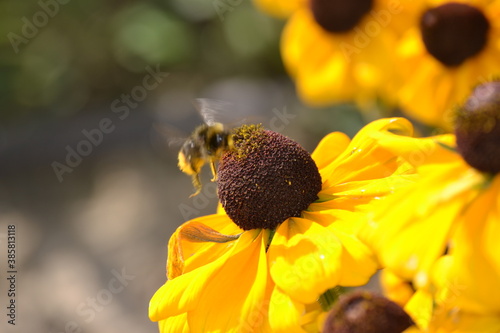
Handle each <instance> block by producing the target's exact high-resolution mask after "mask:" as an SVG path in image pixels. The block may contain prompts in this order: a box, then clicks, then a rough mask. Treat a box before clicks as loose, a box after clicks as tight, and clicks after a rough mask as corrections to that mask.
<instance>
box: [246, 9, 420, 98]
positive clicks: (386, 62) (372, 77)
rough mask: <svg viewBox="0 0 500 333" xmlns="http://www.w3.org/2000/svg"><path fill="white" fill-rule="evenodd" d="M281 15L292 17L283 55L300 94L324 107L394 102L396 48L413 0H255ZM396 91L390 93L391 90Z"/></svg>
mask: <svg viewBox="0 0 500 333" xmlns="http://www.w3.org/2000/svg"><path fill="white" fill-rule="evenodd" d="M255 2H256V4H257V5H258V7H260V8H262V9H263V10H264V11H266V12H268V13H271V14H272V15H277V16H289V20H288V22H287V24H286V26H285V28H284V31H283V34H282V38H281V55H282V59H283V62H284V64H285V67H286V69H287V70H288V72H289V73H290V75H291V76H292V77H293V78H294V80H295V82H296V86H297V91H298V94H299V96H300V97H301V98H302V99H303V100H304V101H305V102H306V103H308V104H310V105H313V106H323V105H328V104H332V103H338V102H351V101H356V102H358V104H360V105H361V106H366V105H368V104H373V102H374V100H375V99H376V98H378V97H380V96H383V97H384V99H385V101H387V102H394V98H393V95H394V94H392V91H394V89H396V88H397V86H394V82H395V81H394V80H393V79H394V77H395V74H396V73H397V72H396V67H395V66H394V62H395V58H394V48H395V46H396V41H397V37H398V34H399V31H401V30H402V29H404V28H405V27H406V26H408V22H407V21H408V20H407V19H406V17H405V13H406V12H407V11H409V10H411V9H412V8H413V7H415V6H416V5H415V4H414V2H412V1H402V2H397V1H392V0H374V1H364V0H351V1H325V0H311V1H305V0H292V1H285V0H278V1H273V0H255ZM388 92H391V94H388Z"/></svg>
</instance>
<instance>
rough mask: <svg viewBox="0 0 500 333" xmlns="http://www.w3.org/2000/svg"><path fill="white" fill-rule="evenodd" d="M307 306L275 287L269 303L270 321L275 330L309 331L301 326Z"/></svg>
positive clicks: (277, 332) (298, 332)
mask: <svg viewBox="0 0 500 333" xmlns="http://www.w3.org/2000/svg"><path fill="white" fill-rule="evenodd" d="M305 308H306V307H305V305H304V304H303V303H301V302H298V301H295V300H293V299H292V298H290V296H289V295H287V294H286V293H284V292H283V291H281V290H280V289H279V288H278V287H276V288H274V290H273V293H272V295H271V301H270V305H269V321H270V324H271V328H272V329H273V332H276V333H279V332H283V333H289V332H290V333H307V332H306V331H305V330H304V329H303V328H302V327H301V317H302V315H303V314H304V313H305Z"/></svg>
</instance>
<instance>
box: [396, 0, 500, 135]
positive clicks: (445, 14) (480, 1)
mask: <svg viewBox="0 0 500 333" xmlns="http://www.w3.org/2000/svg"><path fill="white" fill-rule="evenodd" d="M418 3H419V4H420V5H421V7H420V9H419V10H416V11H414V12H413V15H409V16H408V21H409V22H412V27H411V28H410V29H408V30H407V31H406V33H405V34H404V35H403V36H402V38H401V40H400V42H399V43H398V47H397V49H396V52H395V53H396V55H397V59H398V61H397V62H396V66H397V68H398V70H399V72H400V79H401V80H402V81H401V86H400V87H398V89H397V90H395V93H396V94H397V95H398V100H399V102H400V105H401V107H402V109H403V111H405V112H406V113H407V114H408V115H410V116H411V117H413V118H415V119H417V120H419V121H421V122H423V123H426V124H428V125H433V126H442V127H444V128H446V129H448V130H449V129H450V128H451V124H452V121H453V116H454V114H453V111H454V109H455V107H456V106H457V105H458V104H459V103H462V102H463V101H464V100H465V98H467V96H468V95H469V94H470V92H471V91H472V89H473V88H474V86H476V85H478V84H480V83H483V82H485V81H489V80H491V79H493V78H495V77H498V76H500V61H499V60H498V59H500V1H499V0H474V1H471V0H456V1H449V0H426V1H419V2H418Z"/></svg>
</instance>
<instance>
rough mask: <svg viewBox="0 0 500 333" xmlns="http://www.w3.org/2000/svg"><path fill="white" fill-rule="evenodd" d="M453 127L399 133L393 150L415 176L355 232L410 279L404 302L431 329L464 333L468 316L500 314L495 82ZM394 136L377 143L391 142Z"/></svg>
mask: <svg viewBox="0 0 500 333" xmlns="http://www.w3.org/2000/svg"><path fill="white" fill-rule="evenodd" d="M455 133H456V134H455V135H452V134H449V135H443V136H436V137H432V138H425V139H413V138H407V137H399V138H398V139H397V141H398V142H399V143H401V144H402V145H403V147H404V149H402V150H400V151H399V152H398V149H396V150H394V151H393V152H394V153H395V154H396V155H398V156H401V157H402V158H404V159H405V160H406V161H409V162H410V163H411V164H413V165H414V166H415V167H416V168H417V172H418V173H419V176H420V178H419V181H418V183H415V184H412V185H410V186H408V187H406V188H404V189H402V190H400V191H398V193H396V194H394V195H393V196H391V197H390V198H388V199H387V200H386V201H385V202H384V203H382V204H381V205H380V206H379V208H376V209H375V213H374V214H373V216H372V219H371V223H369V224H367V225H366V228H365V229H364V230H363V231H362V232H361V236H360V237H361V238H362V239H364V240H365V241H366V242H367V243H368V244H370V245H371V247H372V249H373V250H374V251H375V252H376V253H377V255H378V257H379V259H380V261H381V264H382V265H383V266H384V267H387V268H389V269H390V270H391V271H393V272H395V273H396V274H397V275H398V276H400V277H402V278H404V279H408V280H411V281H413V285H414V286H415V287H416V288H417V292H416V294H415V295H414V296H413V298H412V300H410V301H409V302H408V304H407V305H406V307H407V310H409V312H410V313H413V315H414V319H415V321H416V322H420V326H421V327H424V328H426V329H427V327H430V328H429V330H430V332H445V331H446V330H445V329H443V327H444V328H446V327H452V326H453V325H457V326H456V327H462V326H461V325H464V326H463V327H462V328H463V331H464V332H466V331H467V330H466V329H465V328H464V327H469V326H468V325H469V324H470V323H473V322H474V320H475V319H474V318H476V319H477V320H479V318H482V319H481V320H483V319H484V320H486V322H488V323H491V325H493V322H491V321H489V319H488V318H490V317H491V316H493V317H495V316H497V319H498V315H499V314H500V294H499V293H498V288H497V287H496V286H497V285H498V281H500V245H499V243H498V241H497V239H496V236H497V235H498V232H499V231H500V214H499V208H500V176H499V172H500V146H499V144H498V143H499V142H500V83H499V82H491V83H487V84H484V85H481V86H478V87H477V88H476V89H475V90H474V93H473V94H472V95H471V96H470V97H469V99H468V100H467V102H466V103H465V104H464V106H462V107H461V108H460V110H459V111H458V114H457V122H456V126H455ZM393 141H394V138H389V140H385V139H384V140H381V141H379V143H380V144H381V145H382V146H386V147H387V148H388V149H392V148H389V146H391V147H396V148H397V143H396V142H393ZM408 145H413V147H414V148H413V152H411V153H408V150H407V149H408ZM403 150H404V151H403ZM445 253H448V254H449V255H446V256H444V254H445ZM422 304H426V305H425V306H424V305H422ZM422 309H425V310H424V311H422ZM489 316H490V317H489ZM490 319H491V318H490ZM470 327H473V326H470ZM478 327H479V326H478ZM492 327H496V328H498V326H492ZM462 328H461V329H462ZM450 331H451V332H455V331H457V332H461V330H459V329H456V330H450ZM480 331H481V332H483V331H482V330H477V332H480ZM467 332H469V331H467ZM470 332H473V331H472V330H471V331H470Z"/></svg>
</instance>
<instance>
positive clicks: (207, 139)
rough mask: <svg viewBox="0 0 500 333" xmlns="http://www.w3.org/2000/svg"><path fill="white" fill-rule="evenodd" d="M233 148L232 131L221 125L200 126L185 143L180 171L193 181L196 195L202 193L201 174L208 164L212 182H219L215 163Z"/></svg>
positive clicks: (180, 160)
mask: <svg viewBox="0 0 500 333" xmlns="http://www.w3.org/2000/svg"><path fill="white" fill-rule="evenodd" d="M232 146H233V137H232V134H231V131H230V130H229V129H227V128H226V127H225V126H224V125H223V124H221V123H217V122H214V123H211V124H203V125H200V126H198V127H197V128H196V129H195V130H194V131H193V133H192V134H191V136H190V137H189V138H188V139H187V140H186V141H185V142H184V144H183V145H182V148H181V150H180V151H179V155H178V160H179V163H178V165H179V169H181V171H182V172H184V173H186V174H188V175H190V176H191V177H192V179H193V186H194V188H195V190H196V191H195V193H193V194H192V195H191V196H190V197H193V196H195V195H198V194H199V193H200V192H201V187H202V185H201V181H200V172H201V169H202V168H203V166H204V165H205V164H206V163H210V168H211V170H212V175H213V178H212V181H216V180H217V169H216V167H215V163H216V162H217V161H218V160H219V159H220V158H221V156H222V154H223V153H224V152H225V151H226V150H229V149H231V148H232Z"/></svg>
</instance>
